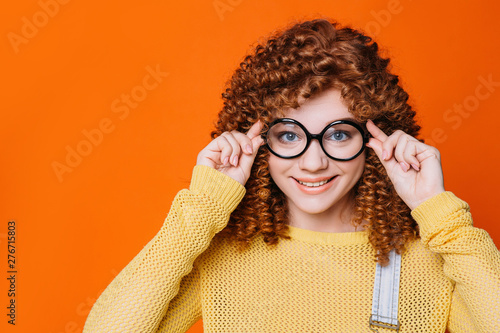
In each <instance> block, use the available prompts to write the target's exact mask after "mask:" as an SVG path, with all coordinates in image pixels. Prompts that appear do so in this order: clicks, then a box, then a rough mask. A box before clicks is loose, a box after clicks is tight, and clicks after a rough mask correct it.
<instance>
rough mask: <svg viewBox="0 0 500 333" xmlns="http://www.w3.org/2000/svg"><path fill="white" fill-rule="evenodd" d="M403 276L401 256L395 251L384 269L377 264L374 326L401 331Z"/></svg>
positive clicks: (391, 253) (373, 307) (373, 311)
mask: <svg viewBox="0 0 500 333" xmlns="http://www.w3.org/2000/svg"><path fill="white" fill-rule="evenodd" d="M400 276H401V255H400V254H397V253H396V251H395V250H392V251H391V252H389V264H388V265H387V266H385V267H382V266H380V265H379V263H377V268H376V270H375V283H374V284H373V300H372V315H371V316H370V329H372V331H376V329H373V327H372V326H377V327H384V328H390V329H394V330H396V331H399V326H400V323H399V320H398V302H399V280H400Z"/></svg>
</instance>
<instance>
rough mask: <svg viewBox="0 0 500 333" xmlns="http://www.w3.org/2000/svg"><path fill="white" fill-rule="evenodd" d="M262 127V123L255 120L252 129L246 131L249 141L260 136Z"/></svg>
mask: <svg viewBox="0 0 500 333" xmlns="http://www.w3.org/2000/svg"><path fill="white" fill-rule="evenodd" d="M263 127H264V124H263V123H262V121H260V120H257V122H256V123H255V124H253V125H252V127H250V129H249V130H248V132H247V133H246V134H247V136H248V137H249V138H250V140H251V139H253V138H255V137H256V136H258V135H260V132H261V131H262V128H263Z"/></svg>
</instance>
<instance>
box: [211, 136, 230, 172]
mask: <svg viewBox="0 0 500 333" xmlns="http://www.w3.org/2000/svg"><path fill="white" fill-rule="evenodd" d="M215 142H216V143H217V150H218V151H220V162H221V164H222V165H228V164H229V158H230V157H231V154H232V153H233V147H232V146H231V144H230V143H229V141H228V140H227V139H226V137H225V136H222V135H221V136H219V137H218V138H217V139H216V140H215Z"/></svg>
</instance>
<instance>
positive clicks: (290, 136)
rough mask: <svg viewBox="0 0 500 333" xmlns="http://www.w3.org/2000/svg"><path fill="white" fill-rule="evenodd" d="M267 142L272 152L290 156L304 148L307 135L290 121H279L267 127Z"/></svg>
mask: <svg viewBox="0 0 500 333" xmlns="http://www.w3.org/2000/svg"><path fill="white" fill-rule="evenodd" d="M267 144H268V145H269V147H270V148H271V150H272V151H273V152H274V153H276V154H278V155H281V156H285V157H290V156H295V155H298V154H300V153H301V152H302V151H303V150H304V148H305V147H306V145H307V136H306V133H304V131H303V130H302V128H300V127H299V126H298V125H296V124H294V123H291V122H280V123H277V124H275V125H273V126H272V127H271V128H270V129H269V132H268V134H267Z"/></svg>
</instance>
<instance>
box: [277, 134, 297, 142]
mask: <svg viewBox="0 0 500 333" xmlns="http://www.w3.org/2000/svg"><path fill="white" fill-rule="evenodd" d="M278 139H279V140H280V141H281V142H284V143H288V142H295V141H298V140H299V136H298V135H297V133H294V132H282V133H280V134H279V135H278Z"/></svg>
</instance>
